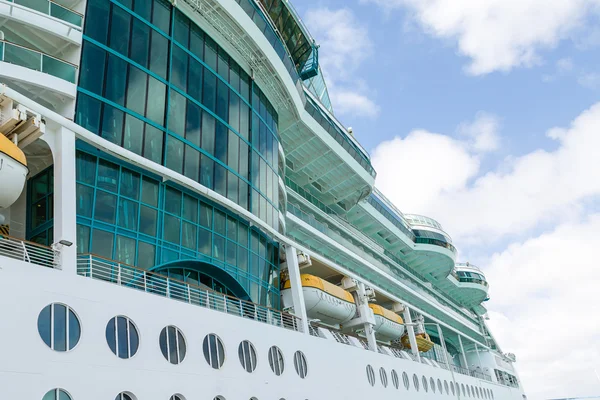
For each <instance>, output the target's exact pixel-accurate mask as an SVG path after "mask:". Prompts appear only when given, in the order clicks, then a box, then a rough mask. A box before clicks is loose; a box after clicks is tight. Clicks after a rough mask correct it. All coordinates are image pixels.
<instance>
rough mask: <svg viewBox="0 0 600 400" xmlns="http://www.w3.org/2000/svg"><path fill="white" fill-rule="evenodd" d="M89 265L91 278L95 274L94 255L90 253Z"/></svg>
mask: <svg viewBox="0 0 600 400" xmlns="http://www.w3.org/2000/svg"><path fill="white" fill-rule="evenodd" d="M88 265H89V268H90V278H93V277H94V276H93V272H92V271H93V268H92V255H91V254H90V255H89V264H88Z"/></svg>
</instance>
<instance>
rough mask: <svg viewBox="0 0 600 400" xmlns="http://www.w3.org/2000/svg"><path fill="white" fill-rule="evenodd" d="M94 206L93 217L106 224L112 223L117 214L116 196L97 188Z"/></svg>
mask: <svg viewBox="0 0 600 400" xmlns="http://www.w3.org/2000/svg"><path fill="white" fill-rule="evenodd" d="M94 208H95V209H94V218H95V219H97V220H99V221H102V222H106V223H108V224H114V223H115V220H116V216H117V196H115V195H112V194H110V193H107V192H104V191H102V190H97V191H96V204H95V207H94Z"/></svg>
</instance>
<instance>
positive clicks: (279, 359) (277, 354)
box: [269, 346, 284, 376]
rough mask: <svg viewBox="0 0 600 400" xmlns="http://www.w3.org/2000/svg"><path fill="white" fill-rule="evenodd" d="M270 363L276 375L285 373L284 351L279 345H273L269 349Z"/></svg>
mask: <svg viewBox="0 0 600 400" xmlns="http://www.w3.org/2000/svg"><path fill="white" fill-rule="evenodd" d="M269 365H270V366H271V370H272V371H273V372H274V373H275V375H277V376H279V375H281V374H283V370H284V362H283V353H282V352H281V350H280V349H279V347H277V346H272V347H271V348H270V349H269Z"/></svg>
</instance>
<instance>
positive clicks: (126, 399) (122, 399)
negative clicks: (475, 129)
mask: <svg viewBox="0 0 600 400" xmlns="http://www.w3.org/2000/svg"><path fill="white" fill-rule="evenodd" d="M133 399H134V398H133V396H132V395H130V394H128V393H125V392H122V393H119V394H118V395H117V397H115V400H133Z"/></svg>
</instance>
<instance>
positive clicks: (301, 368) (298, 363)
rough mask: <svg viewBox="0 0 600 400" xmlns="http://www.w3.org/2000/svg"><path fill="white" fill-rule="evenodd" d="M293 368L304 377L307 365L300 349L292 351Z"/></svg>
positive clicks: (306, 372)
mask: <svg viewBox="0 0 600 400" xmlns="http://www.w3.org/2000/svg"><path fill="white" fill-rule="evenodd" d="M294 368H295V369H296V372H297V373H298V376H300V378H302V379H304V378H306V375H307V374H308V365H307V363H306V356H305V355H304V353H302V352H301V351H297V352H295V353H294ZM382 369H383V368H382ZM384 373H385V371H384ZM386 380H387V378H386ZM384 386H385V385H384Z"/></svg>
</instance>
